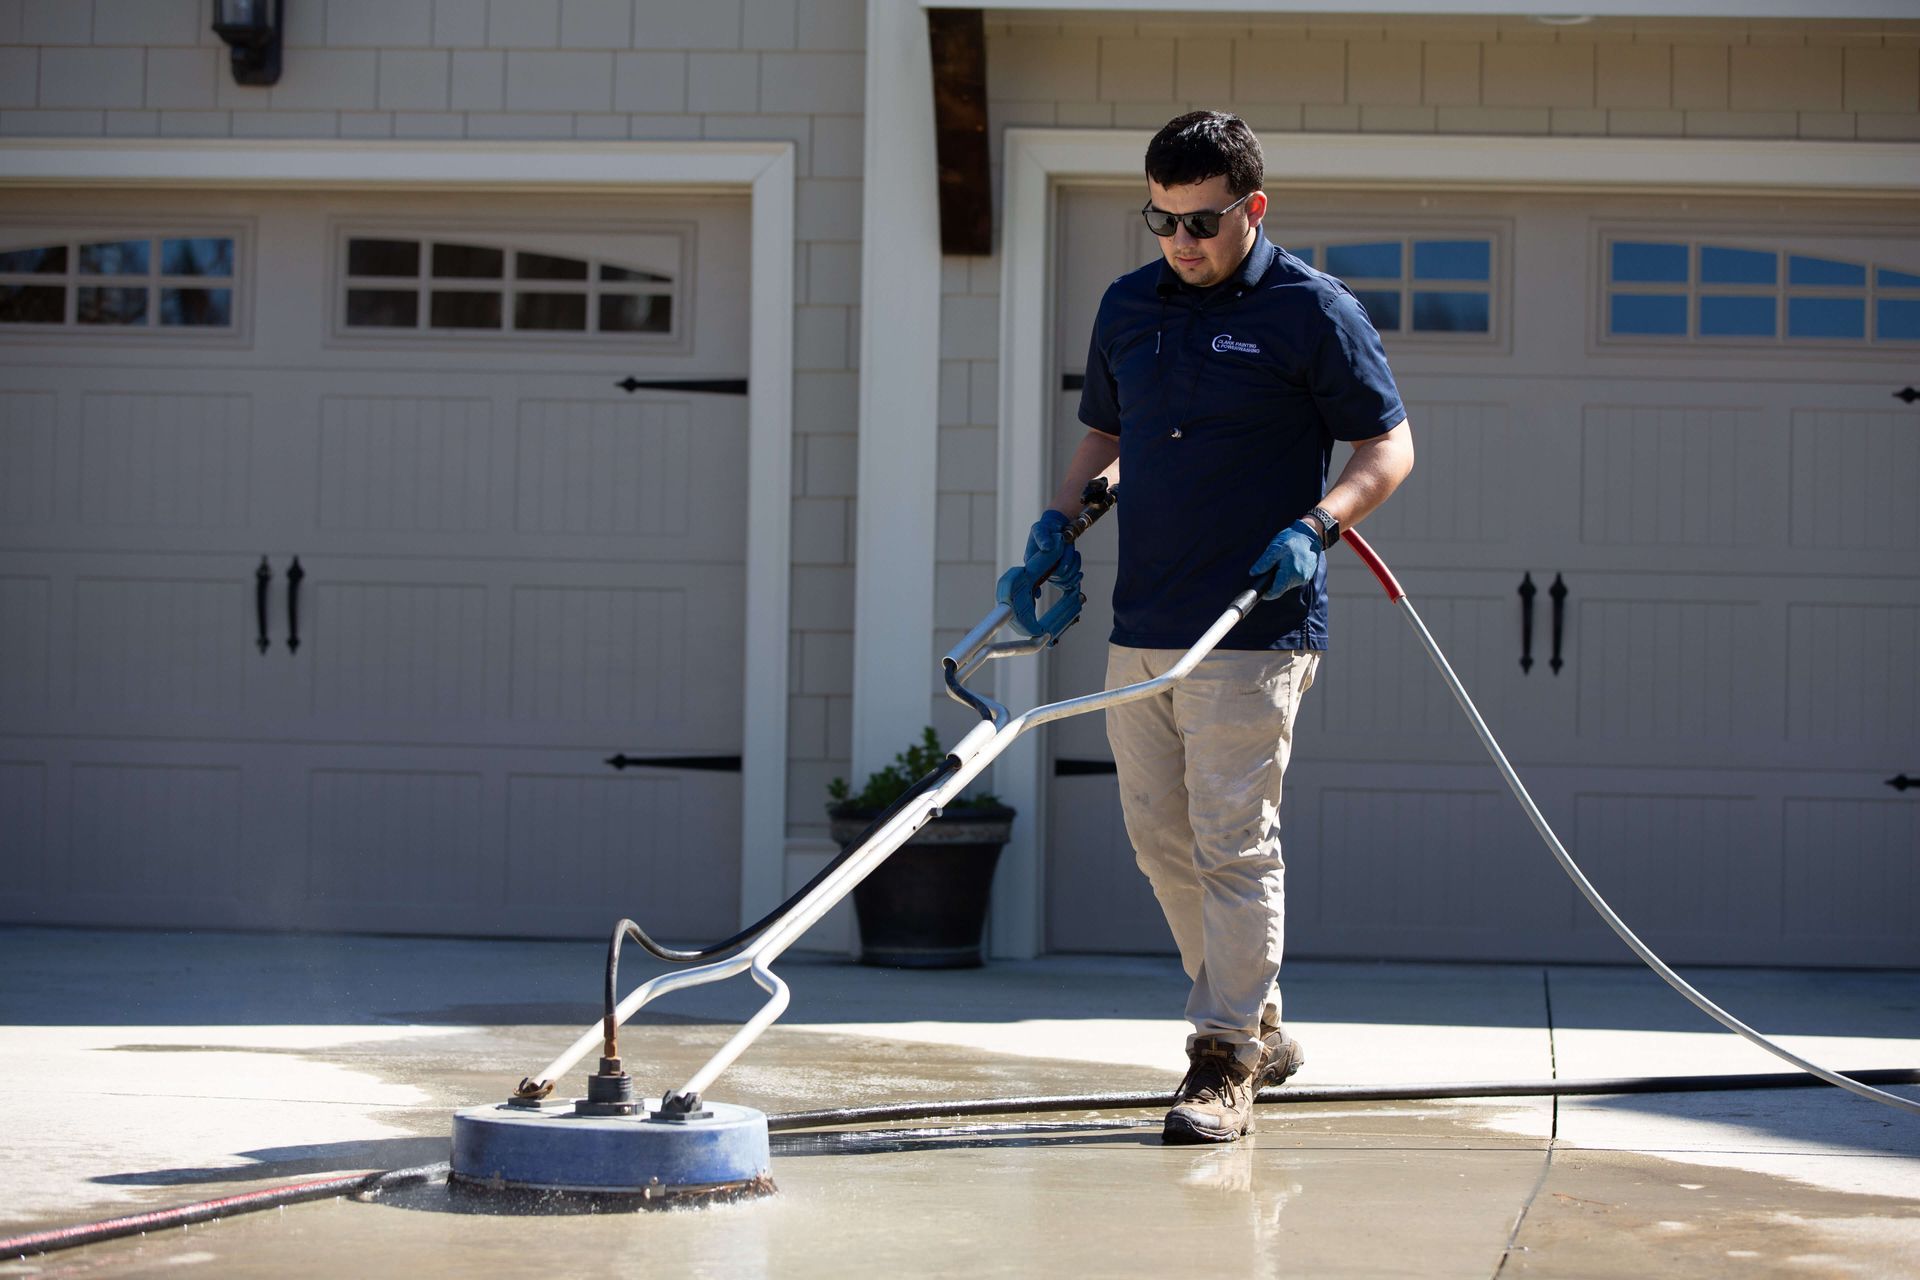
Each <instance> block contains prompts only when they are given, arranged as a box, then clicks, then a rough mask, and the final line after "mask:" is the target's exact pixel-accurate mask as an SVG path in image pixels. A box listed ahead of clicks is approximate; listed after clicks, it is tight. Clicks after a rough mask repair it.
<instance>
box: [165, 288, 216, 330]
mask: <svg viewBox="0 0 1920 1280" xmlns="http://www.w3.org/2000/svg"><path fill="white" fill-rule="evenodd" d="M160 323H161V324H163V325H181V326H192V327H202V328H204V327H207V326H222V327H223V326H226V325H230V324H232V323H233V290H231V289H162V290H161V291H160Z"/></svg>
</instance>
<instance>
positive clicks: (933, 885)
mask: <svg viewBox="0 0 1920 1280" xmlns="http://www.w3.org/2000/svg"><path fill="white" fill-rule="evenodd" d="M946 754H947V753H946V752H945V750H943V749H942V748H941V746H940V741H939V739H938V738H936V737H935V736H934V733H933V728H932V726H928V727H927V729H926V731H925V733H923V734H922V735H921V738H920V741H919V742H917V743H915V744H913V745H911V746H909V747H908V748H907V749H906V750H905V751H902V752H901V753H900V754H899V755H897V756H895V757H894V758H893V763H892V764H890V765H888V766H887V767H886V768H884V769H880V770H877V771H875V772H874V773H872V774H870V775H868V777H867V781H866V785H865V786H863V787H862V788H861V789H860V790H859V791H857V792H856V791H854V790H853V789H852V788H850V787H849V786H848V785H847V781H846V779H845V778H835V779H834V780H833V781H832V782H831V783H829V784H828V785H827V799H828V804H827V818H828V821H829V824H830V830H831V832H832V835H833V838H834V839H835V840H836V841H838V842H839V843H840V845H841V846H842V847H843V848H844V847H845V846H846V845H848V844H850V843H852V842H853V841H854V840H857V839H858V838H859V837H860V835H861V833H862V832H863V831H865V830H866V828H867V826H868V824H870V823H871V822H872V821H873V820H874V819H875V818H876V817H878V816H879V815H880V813H881V812H882V811H883V810H885V809H886V808H887V806H888V805H890V804H892V803H894V801H896V800H898V799H899V798H900V797H901V796H903V795H905V794H906V792H907V790H908V789H909V788H910V787H912V786H913V784H914V783H915V782H917V781H918V780H919V779H920V778H921V777H922V776H923V775H925V774H926V773H928V772H929V771H931V770H933V769H935V768H937V767H938V766H939V764H940V762H941V761H942V760H944V759H945V758H946ZM1013 818H1014V813H1013V810H1011V809H1009V808H1007V807H1006V806H1005V805H1003V804H1001V803H1000V802H999V801H998V800H997V799H995V798H994V797H993V796H992V795H989V794H986V793H984V792H983V793H980V794H977V795H972V796H962V797H961V798H960V799H958V800H954V801H951V802H949V803H948V804H947V806H946V808H945V809H944V810H943V811H942V812H941V814H940V815H939V816H938V817H936V818H933V819H932V820H931V821H929V822H928V823H927V824H926V825H925V826H924V827H922V828H920V830H919V831H918V832H917V833H915V835H914V837H913V838H912V839H911V840H909V841H907V843H906V844H904V845H902V846H901V847H900V848H899V849H897V850H895V851H894V853H893V854H892V856H891V857H889V858H888V859H887V860H886V861H885V862H883V863H881V864H880V865H879V866H878V867H876V868H875V869H874V871H873V873H872V874H871V875H869V876H868V877H867V878H866V879H865V880H862V881H861V882H860V883H859V884H858V885H857V886H855V888H854V891H853V913H854V917H855V918H856V919H857V920H858V921H859V924H860V962H861V963H862V964H876V965H887V966H891V967H894V968H904V969H967V968H973V967H976V966H978V965H979V964H980V963H981V954H980V936H981V934H982V932H983V931H984V930H985V928H986V923H987V903H988V898H989V895H990V891H991V889H992V887H993V869H994V867H995V865H996V864H997V863H998V862H999V861H1000V849H1001V846H1003V845H1004V844H1006V842H1007V837H1008V835H1009V834H1010V833H1011V832H1012V830H1013Z"/></svg>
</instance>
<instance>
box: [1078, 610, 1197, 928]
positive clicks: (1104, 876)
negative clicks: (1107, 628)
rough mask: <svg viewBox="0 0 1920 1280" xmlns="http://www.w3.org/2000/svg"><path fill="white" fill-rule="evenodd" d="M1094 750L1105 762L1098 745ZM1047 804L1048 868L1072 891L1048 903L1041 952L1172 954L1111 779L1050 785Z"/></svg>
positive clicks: (1087, 777) (1086, 778) (1088, 777)
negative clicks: (1049, 949)
mask: <svg viewBox="0 0 1920 1280" xmlns="http://www.w3.org/2000/svg"><path fill="white" fill-rule="evenodd" d="M1103 647H1104V646H1103ZM1069 723H1071V722H1069ZM1096 727H1098V725H1097V723H1096ZM1055 728H1056V730H1057V728H1058V726H1055ZM1100 750H1101V754H1102V755H1103V756H1104V755H1106V754H1107V752H1106V740H1105V739H1104V738H1102V739H1101V742H1100ZM1056 758H1073V757H1065V756H1061V755H1056ZM1051 798H1052V806H1051V810H1050V812H1049V813H1048V821H1047V858H1048V867H1049V869H1050V870H1051V871H1052V872H1053V873H1054V874H1057V875H1061V876H1071V877H1072V881H1071V882H1072V884H1073V885H1074V889H1075V891H1074V893H1073V894H1072V895H1067V894H1061V893H1054V894H1049V895H1048V897H1047V945H1049V946H1050V947H1052V948H1053V949H1054V950H1056V951H1127V952H1137V953H1150V954H1167V955H1170V954H1173V952H1174V950H1175V948H1174V945H1173V935H1172V934H1171V933H1169V932H1168V931H1167V921H1166V917H1164V916H1162V915H1161V914H1160V904H1159V903H1157V902H1155V901H1154V897H1153V890H1152V889H1151V888H1149V887H1148V885H1147V878H1146V877H1145V876H1144V875H1141V874H1140V869H1139V867H1138V866H1137V865H1136V864H1135V862H1134V860H1133V845H1132V844H1131V843H1129V842H1128V840H1127V830H1126V822H1125V820H1124V819H1123V818H1122V817H1121V814H1120V786H1119V784H1118V783H1117V782H1116V781H1115V780H1114V778H1113V777H1112V775H1110V774H1108V775H1100V774H1092V775H1080V776H1073V777H1057V778H1055V779H1054V780H1053V789H1052V797H1051Z"/></svg>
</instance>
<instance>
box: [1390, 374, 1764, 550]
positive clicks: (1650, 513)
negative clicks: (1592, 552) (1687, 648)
mask: <svg viewBox="0 0 1920 1280" xmlns="http://www.w3.org/2000/svg"><path fill="white" fill-rule="evenodd" d="M1581 418H1582V421H1581V430H1580V448H1581V466H1580V538H1581V541H1582V542H1585V543H1587V544H1588V545H1590V546H1603V547H1635V546H1639V547H1660V548H1673V547H1741V548H1745V547H1750V546H1753V545H1755V544H1756V543H1760V542H1763V541H1765V540H1767V539H1768V538H1769V537H1770V536H1771V535H1772V534H1773V532H1774V531H1775V530H1777V529H1778V527H1779V523H1780V510H1781V508H1782V506H1783V502H1782V499H1783V497H1784V494H1783V493H1782V492H1781V489H1782V486H1783V484H1784V481H1785V473H1784V471H1783V469H1782V468H1781V466H1780V459H1781V456H1782V451H1781V448H1780V440H1779V432H1778V430H1777V429H1775V428H1774V427H1773V426H1772V424H1771V423H1770V422H1769V421H1768V420H1767V418H1766V416H1765V415H1764V414H1762V412H1761V411H1760V410H1759V409H1757V408H1710V407H1702V406H1697V405H1695V406H1682V405H1603V404H1589V405H1587V406H1585V407H1584V409H1583V410H1582V414H1581ZM1423 443H1424V441H1423ZM1423 452H1424V451H1423ZM1424 461H1425V459H1424V458H1423V459H1422V462H1423V463H1424Z"/></svg>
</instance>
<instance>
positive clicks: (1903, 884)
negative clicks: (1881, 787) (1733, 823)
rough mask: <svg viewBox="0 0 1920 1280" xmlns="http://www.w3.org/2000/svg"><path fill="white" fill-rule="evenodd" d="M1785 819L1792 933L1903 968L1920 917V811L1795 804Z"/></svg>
mask: <svg viewBox="0 0 1920 1280" xmlns="http://www.w3.org/2000/svg"><path fill="white" fill-rule="evenodd" d="M1785 818H1786V820H1785V824H1784V825H1785V836H1786V856H1785V866H1784V868H1783V870H1784V877H1783V903H1784V907H1785V911H1784V931H1785V932H1786V933H1787V934H1788V935H1789V936H1791V937H1795V938H1800V939H1804V940H1806V942H1808V943H1809V944H1811V945H1812V946H1813V948H1814V949H1818V947H1819V946H1820V945H1822V944H1824V943H1828V942H1833V941H1838V942H1840V943H1841V944H1843V945H1844V944H1845V943H1846V942H1847V941H1848V940H1852V941H1854V942H1857V943H1859V944H1863V945H1864V946H1865V947H1867V948H1869V949H1870V951H1869V954H1872V953H1875V952H1877V953H1878V954H1879V955H1881V956H1884V957H1885V958H1886V959H1885V960H1884V961H1883V963H1885V962H1891V963H1902V961H1901V960H1900V959H1899V957H1901V956H1904V955H1906V954H1908V953H1909V949H1910V947H1911V944H1912V939H1913V922H1914V920H1915V918H1916V917H1917V916H1920V861H1917V860H1916V858H1915V856H1914V855H1915V852H1916V851H1920V806H1916V805H1913V804H1908V803H1902V802H1901V801H1898V800H1836V799H1816V798H1810V797H1805V798H1803V797H1790V798H1788V799H1787V801H1786V803H1785Z"/></svg>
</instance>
